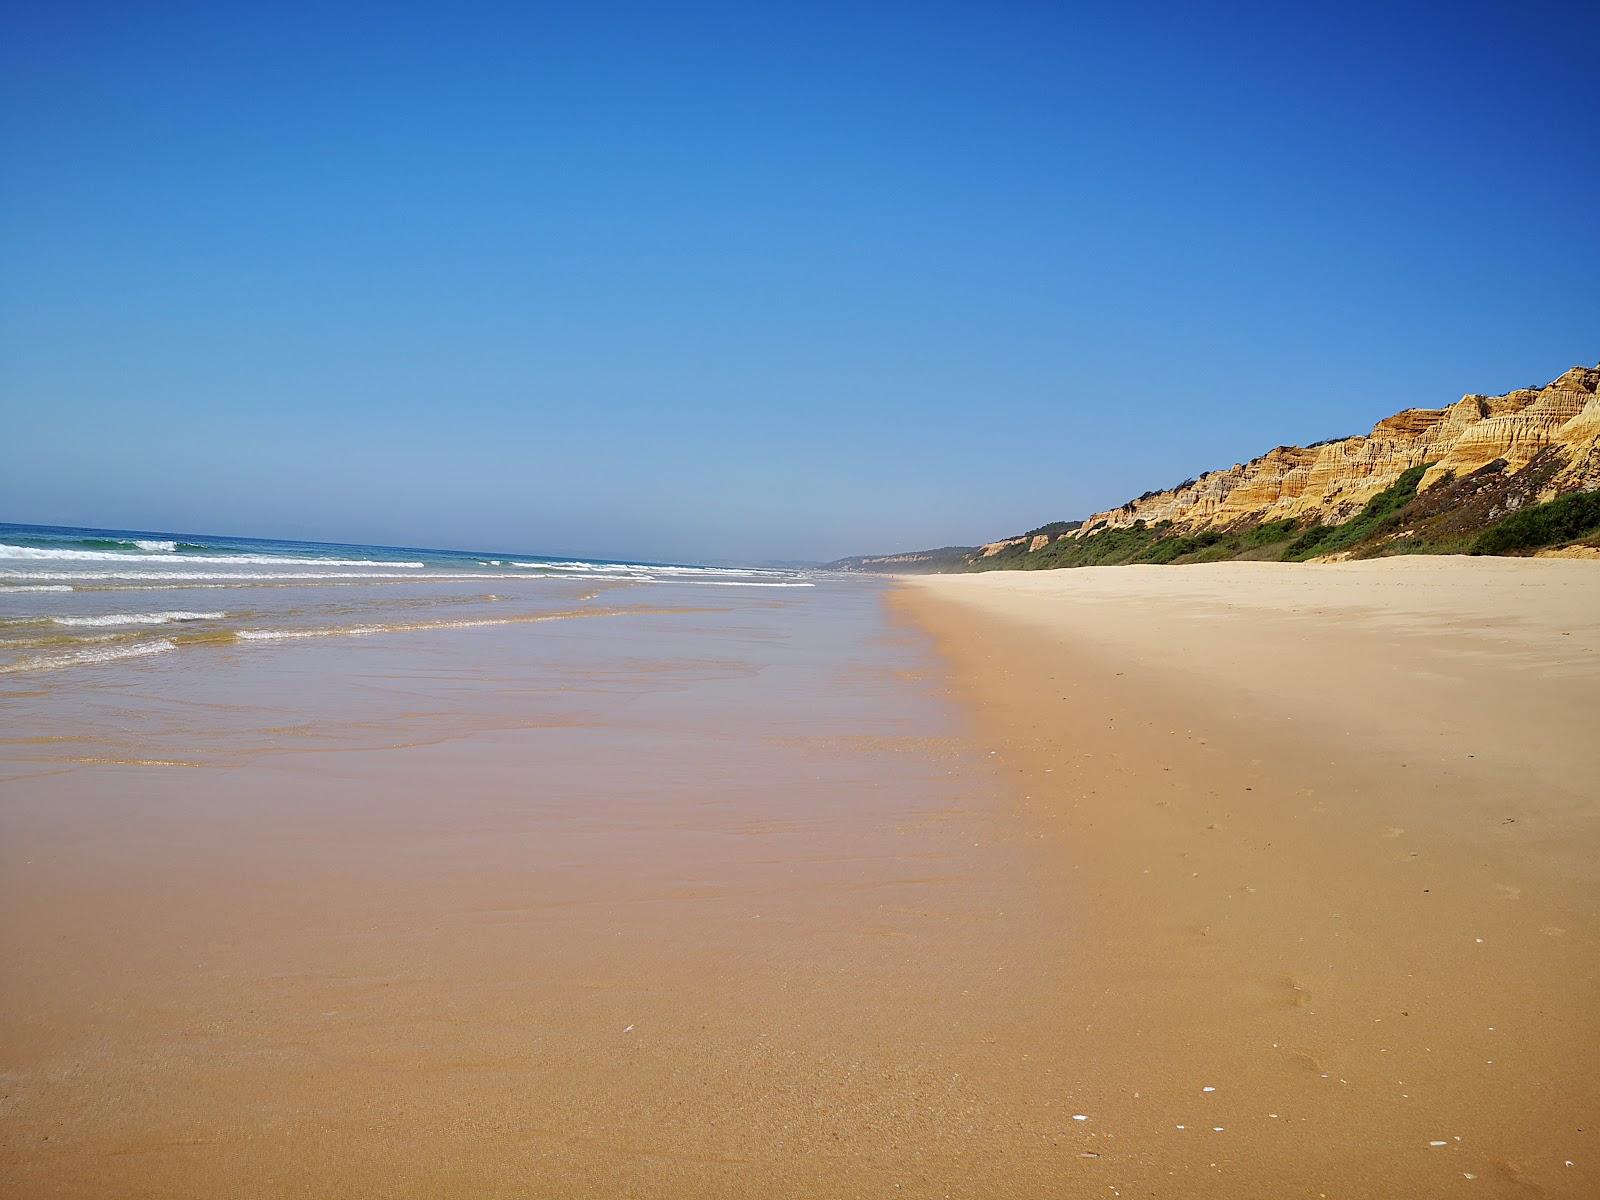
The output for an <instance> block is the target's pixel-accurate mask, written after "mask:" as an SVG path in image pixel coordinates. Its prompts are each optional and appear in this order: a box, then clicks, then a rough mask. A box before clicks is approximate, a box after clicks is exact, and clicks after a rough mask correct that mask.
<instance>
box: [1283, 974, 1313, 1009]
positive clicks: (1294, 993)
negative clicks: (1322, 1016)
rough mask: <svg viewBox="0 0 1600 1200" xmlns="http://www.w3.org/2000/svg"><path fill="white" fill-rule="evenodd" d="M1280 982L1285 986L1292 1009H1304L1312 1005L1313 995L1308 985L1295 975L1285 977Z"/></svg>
mask: <svg viewBox="0 0 1600 1200" xmlns="http://www.w3.org/2000/svg"><path fill="white" fill-rule="evenodd" d="M1278 982H1279V983H1280V984H1282V985H1283V989H1284V993H1285V998H1286V999H1287V1000H1288V1002H1289V1005H1290V1007H1292V1008H1304V1007H1305V1006H1306V1005H1308V1004H1310V1003H1311V993H1310V992H1309V991H1308V990H1307V989H1306V985H1305V984H1303V983H1301V982H1300V980H1298V979H1296V978H1295V977H1294V976H1293V975H1285V976H1284V977H1283V978H1282V979H1281V980H1279V981H1278Z"/></svg>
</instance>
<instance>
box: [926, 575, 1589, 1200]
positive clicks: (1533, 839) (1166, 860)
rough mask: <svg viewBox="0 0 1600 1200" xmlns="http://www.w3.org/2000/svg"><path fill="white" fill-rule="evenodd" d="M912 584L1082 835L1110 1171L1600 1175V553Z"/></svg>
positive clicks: (1086, 992) (975, 691)
mask: <svg viewBox="0 0 1600 1200" xmlns="http://www.w3.org/2000/svg"><path fill="white" fill-rule="evenodd" d="M901 601H902V603H904V604H905V606H906V607H907V608H908V609H909V610H910V611H912V612H914V613H915V614H916V616H917V618H918V619H919V620H920V621H922V622H924V623H925V624H926V626H927V627H928V628H930V629H932V630H933V631H934V632H935V633H936V635H937V641H938V645H939V647H940V650H941V652H942V653H943V655H944V656H945V658H946V659H947V661H948V662H949V664H950V667H951V671H952V681H953V686H954V688H955V689H956V691H957V693H958V694H959V695H960V696H961V697H962V698H963V699H965V700H966V701H967V702H968V703H969V704H970V705H971V706H972V709H973V712H974V719H975V721H976V729H977V736H978V737H979V738H980V739H981V740H983V741H984V742H985V743H986V744H987V745H988V746H989V747H990V749H991V751H992V753H993V755H994V756H995V759H996V760H997V761H998V762H999V763H1000V764H1001V765H1002V770H1003V772H1004V774H1005V775H1006V776H1007V778H1008V779H1009V780H1010V783H1011V786H1012V788H1013V789H1014V791H1015V793H1016V796H1017V798H1018V801H1019V803H1020V805H1021V807H1022V809H1023V810H1024V811H1025V812H1026V814H1027V816H1028V819H1029V820H1030V821H1032V822H1033V823H1034V824H1035V826H1036V830H1037V834H1038V837H1039V839H1040V842H1041V845H1045V846H1048V847H1050V849H1049V851H1048V853H1047V855H1046V858H1047V860H1048V861H1049V862H1050V863H1051V864H1053V865H1052V866H1050V867H1047V868H1045V870H1046V871H1047V873H1048V874H1049V878H1048V879H1047V880H1042V881H1041V883H1042V887H1043V889H1044V890H1046V891H1053V892H1054V893H1055V895H1054V899H1053V900H1051V901H1049V902H1046V903H1047V906H1059V910H1061V911H1068V912H1070V913H1072V914H1073V916H1072V919H1071V923H1070V925H1069V926H1068V927H1066V928H1064V929H1063V930H1061V932H1060V935H1059V937H1058V938H1057V939H1056V941H1055V943H1054V948H1055V949H1057V950H1058V951H1059V952H1060V954H1061V955H1062V956H1063V963H1062V971H1063V976H1064V977H1065V978H1070V979H1071V981H1072V983H1071V986H1070V988H1069V989H1068V990H1066V991H1064V993H1063V994H1062V996H1061V998H1060V1001H1059V1003H1060V1005H1061V1008H1060V1012H1061V1016H1062V1025H1063V1032H1062V1036H1061V1038H1060V1039H1059V1040H1057V1041H1056V1042H1055V1043H1054V1044H1053V1045H1052V1047H1051V1052H1052V1053H1054V1054H1057V1055H1060V1056H1061V1058H1062V1061H1063V1062H1066V1063H1070V1064H1072V1070H1073V1075H1074V1078H1075V1079H1076V1080H1077V1081H1078V1083H1079V1086H1080V1089H1081V1090H1080V1093H1079V1094H1080V1095H1083V1096H1084V1098H1083V1100H1082V1104H1083V1112H1084V1113H1085V1115H1087V1116H1089V1118H1090V1120H1089V1121H1087V1122H1083V1123H1082V1124H1083V1125H1084V1126H1085V1128H1086V1130H1088V1131H1089V1133H1090V1136H1091V1137H1093V1136H1095V1135H1098V1136H1099V1137H1100V1138H1101V1139H1102V1140H1100V1141H1092V1142H1091V1141H1089V1140H1087V1139H1086V1140H1085V1142H1084V1144H1085V1145H1086V1146H1089V1145H1092V1147H1093V1149H1094V1151H1097V1152H1098V1153H1099V1154H1100V1156H1101V1157H1100V1158H1099V1159H1098V1160H1097V1162H1096V1165H1097V1169H1098V1171H1099V1172H1100V1173H1101V1177H1102V1178H1103V1179H1104V1181H1105V1182H1106V1183H1108V1184H1112V1185H1115V1186H1116V1187H1117V1188H1119V1189H1120V1194H1124V1195H1127V1194H1139V1195H1146V1194H1148V1195H1182V1196H1219V1197H1221V1196H1247V1195H1281V1196H1289V1195H1306V1196H1323V1195H1326V1196H1360V1197H1368V1196H1370V1197H1378V1196H1395V1195H1405V1196H1450V1195H1463V1196H1465V1195H1489V1196H1572V1197H1579V1196H1592V1195H1596V1194H1600V1162H1597V1161H1596V1153H1595V1150H1596V1147H1597V1145H1600V1137H1597V1134H1600V1130H1597V1125H1600V1039H1596V1037H1595V1034H1594V1031H1595V1028H1596V1019H1597V1018H1600V990H1597V986H1600V874H1597V872H1600V868H1597V866H1596V864H1597V863H1600V744H1597V742H1596V739H1595V736H1594V734H1595V728H1596V726H1595V714H1596V713H1597V712H1600V569H1597V568H1596V567H1595V565H1594V564H1591V563H1581V562H1552V561H1489V560H1469V559H1432V558H1430V559H1423V558H1417V559H1388V560H1383V561H1377V562H1366V563H1356V564H1346V565H1337V566H1318V567H1293V566H1283V565H1275V564H1248V563H1230V564H1218V565H1215V566H1207V567H1184V568H1161V567H1151V568H1137V567H1131V568H1105V569H1086V570H1078V571H1057V572H1038V573H1027V572H1004V573H994V574H989V575H979V576H944V577H933V578H919V579H914V580H907V581H906V582H905V583H904V584H903V586H902V592H901ZM1130 1189H1131V1191H1130ZM1071 1194H1083V1195H1090V1194H1094V1193H1093V1192H1092V1191H1091V1190H1088V1189H1086V1190H1083V1191H1082V1192H1073V1193H1071Z"/></svg>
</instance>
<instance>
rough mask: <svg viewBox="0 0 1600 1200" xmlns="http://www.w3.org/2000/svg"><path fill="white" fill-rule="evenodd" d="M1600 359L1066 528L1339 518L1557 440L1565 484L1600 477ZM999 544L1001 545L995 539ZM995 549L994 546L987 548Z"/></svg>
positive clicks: (1279, 454) (1513, 464)
mask: <svg viewBox="0 0 1600 1200" xmlns="http://www.w3.org/2000/svg"><path fill="white" fill-rule="evenodd" d="M1597 393H1600V367H1574V368H1573V369H1572V370H1570V371H1568V372H1567V373H1566V374H1565V375H1563V376H1561V377H1560V378H1559V379H1557V380H1556V381H1555V382H1553V383H1551V384H1550V385H1549V386H1547V387H1543V388H1537V389H1535V388H1524V389H1521V390H1519V391H1515V392H1508V393H1506V394H1505V395H1503V396H1463V397H1462V398H1461V399H1460V400H1458V401H1457V402H1456V403H1454V404H1452V405H1450V406H1449V407H1448V408H1412V409H1406V410H1405V411H1404V412H1400V413H1396V414H1395V415H1394V416H1392V417H1385V418H1384V419H1383V420H1381V421H1379V422H1378V423H1377V424H1376V425H1375V426H1373V428H1372V432H1371V433H1369V434H1366V435H1365V436H1359V437H1350V438H1342V439H1340V440H1338V441H1332V442H1326V443H1323V444H1322V445H1318V446H1304V447H1303V446H1280V447H1279V448H1278V449H1276V450H1271V451H1268V452H1267V453H1266V454H1263V455H1262V456H1261V457H1259V458H1255V459H1251V460H1250V461H1249V462H1247V463H1240V464H1238V465H1236V466H1233V467H1229V468H1228V469H1226V470H1223V471H1210V472H1207V473H1206V474H1205V475H1202V476H1201V477H1200V478H1199V479H1196V480H1193V481H1191V482H1189V483H1187V484H1185V485H1183V486H1182V487H1178V488H1173V489H1170V490H1168V491H1164V492H1155V493H1152V494H1150V495H1147V496H1143V497H1141V498H1139V499H1137V500H1131V501H1129V502H1128V503H1127V504H1124V505H1123V506H1122V507H1121V508H1114V509H1111V510H1109V511H1107V512H1101V513H1095V514H1094V516H1092V517H1090V518H1089V519H1088V520H1087V521H1085V522H1084V523H1083V527H1082V528H1081V529H1080V530H1078V531H1076V532H1075V533H1072V534H1067V535H1065V536H1069V537H1081V536H1084V535H1086V534H1089V533H1094V532H1098V531H1100V530H1104V529H1115V528H1118V527H1123V526H1128V525H1132V524H1133V523H1134V522H1135V521H1144V522H1146V523H1147V524H1155V523H1156V522H1158V521H1171V522H1172V523H1173V524H1174V525H1175V526H1177V527H1178V528H1179V529H1180V530H1183V531H1185V532H1192V531H1195V530H1199V529H1205V528H1208V527H1220V526H1227V525H1232V524H1234V523H1235V522H1238V521H1241V520H1245V519H1247V518H1248V519H1251V520H1261V521H1270V520H1277V519H1279V518H1283V517H1297V518H1302V517H1308V518H1316V519H1317V520H1320V521H1322V522H1324V523H1326V524H1336V523H1338V522H1340V521H1343V520H1345V519H1347V518H1348V517H1350V516H1352V515H1354V514H1355V513H1356V512H1358V511H1359V510H1360V508H1361V506H1362V505H1363V504H1365V503H1366V502H1367V501H1368V500H1370V499H1371V498H1372V497H1373V496H1375V495H1377V494H1378V493H1379V492H1381V491H1383V490H1384V489H1385V488H1387V487H1389V486H1390V485H1392V484H1393V483H1394V482H1395V481H1396V480H1397V479H1398V478H1399V477H1400V475H1401V473H1402V472H1403V471H1405V470H1406V469H1408V468H1410V467H1416V466H1421V465H1422V464H1424V463H1433V464H1434V465H1433V467H1432V468H1430V469H1429V471H1428V472H1427V474H1425V475H1424V476H1423V479H1422V484H1421V487H1422V489H1424V490H1426V489H1427V488H1429V487H1431V486H1432V485H1434V484H1436V483H1438V482H1439V481H1440V480H1441V479H1443V478H1445V477H1446V476H1448V475H1455V476H1462V475H1466V474H1469V473H1471V472H1472V471H1476V470H1477V469H1478V468H1480V467H1484V466H1487V465H1488V464H1489V463H1492V462H1494V461H1495V460H1496V459H1504V460H1505V461H1506V463H1507V468H1506V469H1507V471H1510V472H1515V471H1520V470H1522V469H1523V468H1524V467H1526V466H1527V465H1528V463H1530V462H1531V461H1532V460H1533V459H1534V457H1535V456H1537V455H1539V454H1540V453H1541V452H1543V451H1545V450H1547V449H1549V448H1550V447H1555V448H1556V450H1555V453H1557V454H1560V455H1561V456H1562V457H1563V459H1564V465H1563V466H1562V468H1561V470H1560V471H1559V472H1558V473H1557V474H1556V476H1555V477H1554V486H1555V489H1556V490H1557V491H1573V490H1577V489H1581V488H1592V487H1596V486H1600V394H1597ZM997 548H998V544H997ZM985 549H986V550H987V549H988V548H987V547H986V548H985Z"/></svg>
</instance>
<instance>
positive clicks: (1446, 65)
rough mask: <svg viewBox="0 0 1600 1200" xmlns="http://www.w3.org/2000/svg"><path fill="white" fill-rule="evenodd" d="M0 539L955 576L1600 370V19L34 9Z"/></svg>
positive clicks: (755, 10) (23, 66) (960, 11)
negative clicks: (1229, 474) (861, 556)
mask: <svg viewBox="0 0 1600 1200" xmlns="http://www.w3.org/2000/svg"><path fill="white" fill-rule="evenodd" d="M8 7H9V9H10V11H9V12H8V14H7V18H6V20H7V26H8V35H7V37H6V38H5V39H0V108H3V113H0V164H3V166H0V170H3V173H4V178H3V185H4V186H3V188H0V256H3V260H4V263H5V267H4V270H3V272H0V403H3V406H4V410H5V411H4V416H3V425H0V428H3V429H4V431H5V436H4V437H3V438H0V519H10V520H22V521H39V522H57V523H71V524H95V525H111V526H135V527H144V528H163V529H168V528H171V529H184V530H203V531H214V532H231V533H240V534H258V535H266V536H274V535H276V536H291V537H319V538H329V539H336V540H358V541H386V542H396V543H409V544H436V545H472V546H496V547H506V548H511V549H522V550H527V551H530V552H553V553H569V552H570V553H587V554H605V555H612V556H627V557H651V558H673V559H695V558H717V557H735V558H757V559H760V558H773V557H819V558H820V557H831V556H834V555H837V554H844V553H852V552H858V551H870V550H888V549H900V548H906V547H913V546H921V545H934V544H943V543H951V542H972V541H979V540H984V539H987V538H990V537H994V536H999V535H1002V534H1007V533H1012V532H1016V531H1018V530H1020V529H1023V528H1026V527H1028V526H1031V525H1035V524H1039V523H1042V522H1044V521H1047V520H1052V519H1058V518H1067V517H1073V516H1080V515H1083V514H1084V513H1087V512H1089V511H1092V510H1094V509H1096V508H1102V507H1106V506H1108V505H1111V504H1116V503H1120V502H1121V501H1122V500H1124V499H1126V498H1128V497H1129V496H1130V495H1134V494H1137V493H1139V492H1141V491H1144V490H1146V489H1147V488H1152V487H1159V486H1164V485H1167V484H1170V483H1173V482H1175V481H1177V480H1179V479H1181V478H1184V477H1186V476H1189V475H1193V474H1195V473H1197V472H1199V471H1201V470H1204V469H1206V468H1210V467H1217V466H1226V465H1228V464H1230V463H1233V462H1236V461H1238V460H1240V459H1242V458H1246V457H1249V456H1251V455H1253V454H1255V453H1258V452H1260V451H1262V450H1264V449H1266V448H1268V447H1270V446H1273V445H1276V444H1278V443H1282V442H1290V441H1299V442H1304V441H1311V440H1315V439H1318V438H1323V437H1328V436H1333V435H1338V434H1344V433H1350V432H1357V431H1363V430H1365V429H1366V428H1367V427H1369V426H1370V425H1371V423H1372V422H1373V421H1375V420H1376V419H1377V418H1379V417H1381V416H1384V415H1386V414H1387V413H1389V412H1391V411H1393V410H1395V409H1397V408H1400V407H1404V406H1408V405H1437V404H1445V403H1449V402H1450V401H1452V400H1454V399H1456V398H1457V397H1459V396H1460V395H1461V394H1462V393H1464V392H1467V391H1489V392H1494V391H1503V390H1506V389H1508V388H1511V387H1516V386H1522V385H1526V384H1528V383H1530V382H1538V381H1543V380H1545V379H1548V378H1551V377H1553V376H1555V375H1556V374H1559V373H1560V372H1561V371H1562V370H1564V369H1566V368H1567V367H1570V366H1572V365H1574V364H1575V363H1578V362H1580V361H1583V362H1590V363H1593V362H1595V361H1596V360H1597V359H1600V287H1597V286H1596V283H1595V276H1596V269H1597V267H1600V219H1597V215H1596V205H1597V203H1600V201H1597V199H1596V198H1597V197H1600V152H1597V151H1600V97H1597V96H1596V93H1595V89H1594V73H1593V66H1592V53H1593V48H1594V46H1595V45H1596V39H1597V34H1600V17H1597V15H1596V11H1597V10H1596V9H1595V6H1594V5H1592V4H1588V5H1573V6H1570V7H1558V6H1538V5H1535V6H1527V5H1518V6H1512V5H1505V6H1493V7H1477V6H1472V5H1459V6H1452V7H1450V8H1448V9H1446V8H1443V7H1440V8H1435V7H1434V6H1406V5H1403V4H1399V5H1381V6H1372V7H1370V8H1368V7H1364V6H1360V5H1348V4H1346V5H1339V6H1327V7H1326V8H1323V9H1320V10H1316V11H1311V10H1303V9H1302V6H1295V5H1270V6H1260V7H1252V6H1240V5H1229V6H1219V7H1212V8H1204V9H1203V8H1201V7H1200V6H1194V5H1179V6H1171V7H1165V6H1145V7H1141V8H1130V7H1129V6H1123V5H1115V6H1113V5H1107V6H1104V7H1092V8H1090V7H1084V8H1078V7H1074V6H1071V5H1060V4H1057V5H1044V4H998V3H992V2H991V3H969V4H937V3H933V4H917V5H910V4H906V5H899V4H876V5H874V4H860V3H857V4H848V5H844V4H841V5H830V4H811V5H804V6H794V7H779V6H768V5H752V4H748V3H741V4H730V5H700V4H693V3H690V4H685V5H681V6H669V5H659V4H641V5H637V6H633V5H608V4H603V3H592V4H581V5H579V4H573V5H561V6H543V5H537V4H525V5H503V6H502V5H474V4H450V5H443V4H440V5H431V6H423V5H408V4H404V3H390V4H381V5H380V4H362V5H323V4H318V5H306V6H303V7H301V6H296V5H292V4H282V5H249V6H245V5H230V4H225V3H223V4H195V5H183V4H163V5H142V6H141V5H127V4H117V5H103V6H102V5H84V4H73V3H70V2H66V3H57V4H51V5H29V6H26V7H24V6H21V5H16V4H12V5H9V6H8Z"/></svg>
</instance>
